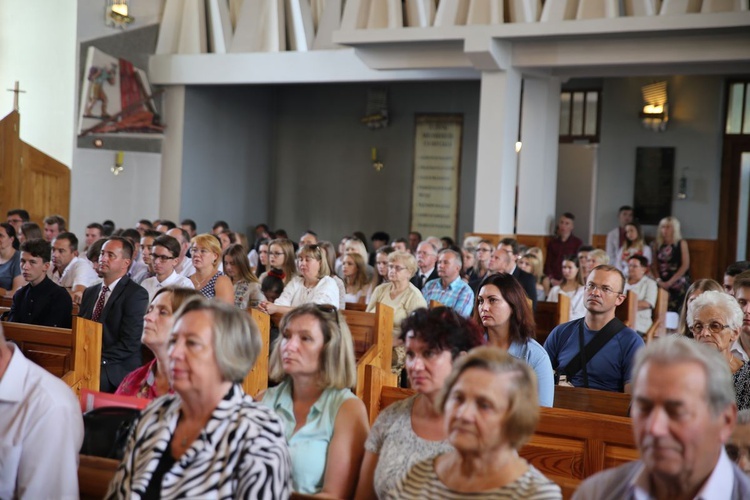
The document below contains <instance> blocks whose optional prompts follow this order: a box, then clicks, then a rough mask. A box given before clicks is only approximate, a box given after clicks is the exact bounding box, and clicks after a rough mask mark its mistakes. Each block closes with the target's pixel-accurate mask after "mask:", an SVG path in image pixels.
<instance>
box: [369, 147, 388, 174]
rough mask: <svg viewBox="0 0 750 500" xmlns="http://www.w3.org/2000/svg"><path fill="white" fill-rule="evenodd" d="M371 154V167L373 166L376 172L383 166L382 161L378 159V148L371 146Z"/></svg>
mask: <svg viewBox="0 0 750 500" xmlns="http://www.w3.org/2000/svg"><path fill="white" fill-rule="evenodd" d="M371 156H372V168H374V169H375V170H377V171H378V172H380V171H381V170H383V167H384V166H385V165H383V162H382V161H380V160H378V148H372V151H371Z"/></svg>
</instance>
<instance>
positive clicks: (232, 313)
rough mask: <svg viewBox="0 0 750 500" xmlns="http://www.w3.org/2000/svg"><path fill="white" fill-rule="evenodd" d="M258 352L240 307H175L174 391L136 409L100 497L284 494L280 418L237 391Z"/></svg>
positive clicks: (287, 470) (285, 455)
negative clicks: (118, 460) (131, 427)
mask: <svg viewBox="0 0 750 500" xmlns="http://www.w3.org/2000/svg"><path fill="white" fill-rule="evenodd" d="M260 348H261V340H260V332H259V331H258V327H257V325H256V324H255V322H254V321H253V320H252V319H251V318H250V316H249V315H248V314H247V313H246V312H245V311H241V310H240V309H237V308H236V307H234V305H230V304H225V303H222V302H218V301H212V300H208V299H205V298H203V297H197V298H194V299H191V300H189V301H188V302H186V303H185V304H183V306H182V308H181V309H180V311H179V313H178V316H177V319H176V321H175V324H174V327H173V328H172V332H171V335H170V338H169V365H170V372H171V381H172V387H173V388H174V391H175V393H176V394H168V395H165V396H162V397H161V398H159V399H156V400H155V401H154V402H153V403H152V404H151V405H150V406H149V407H148V408H146V409H145V410H144V411H143V412H142V413H141V416H140V419H139V420H138V423H137V424H136V427H135V430H134V431H133V432H132V433H131V435H130V437H129V439H128V443H127V446H126V449H125V454H124V456H123V459H122V462H121V463H120V465H119V467H118V468H117V472H116V473H115V476H114V478H113V479H112V482H111V483H110V485H109V492H108V493H107V498H247V499H255V498H288V497H289V495H290V494H291V480H290V478H291V459H290V454H289V448H288V446H287V444H286V442H285V440H284V427H283V424H282V421H281V420H280V419H279V417H277V416H276V414H275V413H274V412H273V411H271V410H270V409H269V408H267V407H265V406H263V405H261V404H260V403H256V402H254V401H253V399H252V398H251V397H250V396H248V395H246V394H245V392H244V391H243V390H242V380H243V379H244V377H245V375H247V373H248V372H249V371H250V370H251V369H252V367H253V365H254V364H255V360H256V358H257V357H258V353H259V352H260Z"/></svg>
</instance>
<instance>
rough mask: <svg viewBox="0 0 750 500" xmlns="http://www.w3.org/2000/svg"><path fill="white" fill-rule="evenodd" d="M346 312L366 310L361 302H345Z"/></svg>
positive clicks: (365, 305) (365, 306)
mask: <svg viewBox="0 0 750 500" xmlns="http://www.w3.org/2000/svg"><path fill="white" fill-rule="evenodd" d="M346 310H347V311H361V312H365V311H366V310H367V304H365V303H363V302H347V303H346Z"/></svg>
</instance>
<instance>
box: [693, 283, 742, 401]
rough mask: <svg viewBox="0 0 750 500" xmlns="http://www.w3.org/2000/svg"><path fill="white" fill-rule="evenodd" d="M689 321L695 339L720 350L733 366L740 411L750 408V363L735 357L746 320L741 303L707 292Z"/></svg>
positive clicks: (697, 304) (694, 307) (721, 293)
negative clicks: (735, 347)
mask: <svg viewBox="0 0 750 500" xmlns="http://www.w3.org/2000/svg"><path fill="white" fill-rule="evenodd" d="M687 319H688V328H690V331H691V332H692V333H693V338H694V339H695V340H697V341H698V342H701V343H703V344H707V345H709V346H711V347H713V348H714V349H716V350H717V351H719V354H721V355H722V356H723V357H724V359H725V360H726V362H727V364H728V365H729V369H730V370H731V371H732V375H733V378H734V391H735V394H736V395H737V407H738V409H740V410H744V409H746V408H750V364H747V363H743V361H742V360H741V359H739V358H736V357H734V356H733V355H732V344H734V342H735V341H736V340H737V338H738V337H739V336H740V330H741V329H742V321H743V319H744V315H743V313H742V309H740V306H739V304H737V301H736V300H735V299H734V297H732V296H731V295H729V294H727V293H724V292H723V291H722V292H719V291H708V292H703V293H702V294H701V295H699V296H698V298H696V299H695V300H694V301H693V302H692V303H690V306H688V313H687Z"/></svg>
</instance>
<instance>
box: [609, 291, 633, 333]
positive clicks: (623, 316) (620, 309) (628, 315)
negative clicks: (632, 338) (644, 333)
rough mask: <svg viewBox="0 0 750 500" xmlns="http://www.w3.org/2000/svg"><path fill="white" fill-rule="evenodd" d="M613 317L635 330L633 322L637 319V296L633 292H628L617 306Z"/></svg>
mask: <svg viewBox="0 0 750 500" xmlns="http://www.w3.org/2000/svg"><path fill="white" fill-rule="evenodd" d="M615 316H617V317H618V318H619V319H620V321H622V322H623V323H625V325H626V326H628V327H630V328H632V329H633V330H635V321H636V319H637V317H638V295H636V293H635V292H634V291H633V290H629V291H628V293H627V294H626V296H625V300H624V301H623V302H622V304H620V305H619V306H617V308H616V309H615Z"/></svg>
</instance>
